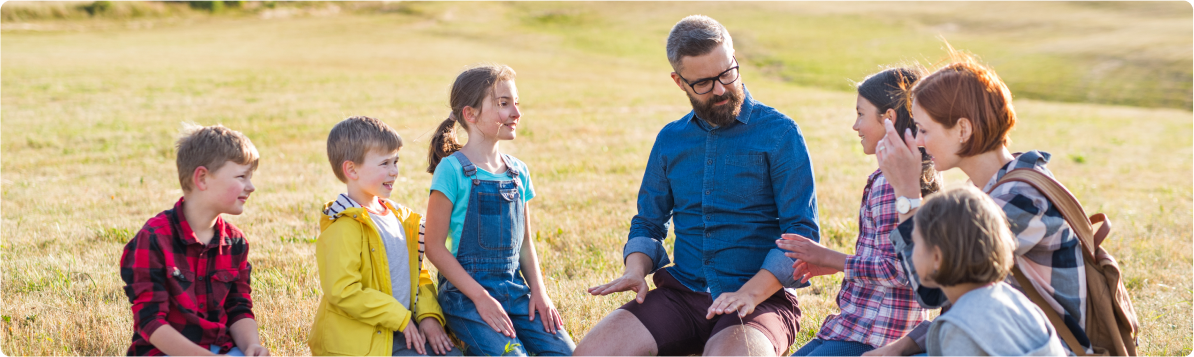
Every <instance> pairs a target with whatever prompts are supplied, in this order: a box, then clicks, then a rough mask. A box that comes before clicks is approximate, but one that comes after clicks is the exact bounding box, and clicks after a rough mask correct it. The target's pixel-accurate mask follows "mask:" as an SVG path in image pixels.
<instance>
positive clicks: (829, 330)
mask: <svg viewBox="0 0 1194 357" xmlns="http://www.w3.org/2000/svg"><path fill="white" fill-rule="evenodd" d="M895 201H896V197H895V190H893V189H892V188H891V185H889V184H888V183H887V179H885V178H883V173H882V172H880V171H878V170H876V171H875V172H874V173H872V174H871V176H870V178H868V179H867V185H866V188H864V189H863V191H862V205H861V207H859V209H858V243H857V244H855V246H854V250H855V253H854V255H852V256H850V257H849V258H847V259H846V270H845V274H846V276H845V278H843V279H842V288H841V291H840V292H839V293H838V295H837V305H838V307H839V308H841V310H842V312H841V313H840V314H835V315H829V316H827V317H825V323H824V324H822V325H821V331H820V332H819V333H817V338H819V339H822V340H832V341H853V342H860V343H864V344H867V345H871V346H874V347H880V346H885V345H887V344H889V343H891V342H893V341H895V340H897V339H899V338H900V337H902V336H904V334H906V333H908V331H910V330H912V328H914V327H916V325H917V324H919V323H920V322H921V321H924V320H925V319H927V318H928V311H926V310H925V309H923V308H921V307H920V305H919V304H917V303H916V293H915V292H914V291H913V290H912V288H911V287H910V286H909V284H908V279H907V277H906V276H905V274H904V272H903V270H901V268H900V265H899V262H898V261H897V260H896V259H897V258H896V253H895V249H894V248H893V247H892V245H891V240H889V239H887V235H888V233H890V232H891V230H892V229H895V227H896V224H897V223H899V219H900V217H899V214H898V213H896V208H895Z"/></svg>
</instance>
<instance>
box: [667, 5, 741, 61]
mask: <svg viewBox="0 0 1194 357" xmlns="http://www.w3.org/2000/svg"><path fill="white" fill-rule="evenodd" d="M722 45H724V46H727V47H728V49H729V50H730V51H733V48H734V40H733V39H732V38H730V32H729V31H726V28H725V26H722V25H721V23H718V22H717V20H714V19H713V18H711V17H708V16H705V15H692V16H689V17H685V18H684V19H683V20H680V22H677V23H676V26H673V27H672V32H671V33H670V34H668V36H667V60H668V62H671V63H672V69H673V70H676V71H679V70H680V59H681V58H683V57H686V56H700V55H704V54H708V53H709V52H711V51H713V49H715V48H717V46H722Z"/></svg>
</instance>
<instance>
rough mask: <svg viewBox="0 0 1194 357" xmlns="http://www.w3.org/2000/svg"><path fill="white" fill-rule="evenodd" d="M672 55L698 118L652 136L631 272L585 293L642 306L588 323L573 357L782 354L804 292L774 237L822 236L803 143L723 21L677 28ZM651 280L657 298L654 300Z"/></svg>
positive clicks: (697, 19) (628, 258) (696, 20)
mask: <svg viewBox="0 0 1194 357" xmlns="http://www.w3.org/2000/svg"><path fill="white" fill-rule="evenodd" d="M667 55H668V61H670V62H671V65H672V69H673V70H674V72H672V73H671V77H672V80H674V81H675V82H676V86H678V87H679V88H680V89H681V90H683V91H684V93H685V94H687V95H688V99H689V101H691V102H692V112H689V113H688V114H687V115H685V116H684V117H683V118H681V119H680V120H677V121H674V122H671V123H669V124H668V125H667V126H665V127H664V128H663V130H661V131H660V132H659V135H658V136H657V137H656V138H655V145H654V147H653V148H652V149H651V157H650V158H649V159H648V161H647V169H646V173H644V174H643V182H642V187H641V188H640V189H639V194H638V214H637V215H635V216H634V218H633V220H632V221H631V226H630V234H629V236H628V240H627V243H626V245H625V247H624V248H623V263H624V264H625V267H626V270H625V273H624V274H623V275H622V276H621V277H619V278H617V279H614V280H613V281H611V282H609V283H607V284H604V285H601V286H597V287H593V288H590V289H589V293H591V294H593V295H607V294H612V293H615V292H620V291H635V292H637V297H636V299H635V300H634V301H630V302H628V303H626V304H625V305H623V306H622V307H621V308H619V309H617V310H615V311H614V312H612V313H610V315H609V316H606V317H605V318H604V319H602V320H601V322H600V323H598V324H597V325H596V326H594V327H593V329H592V330H591V331H590V332H589V333H588V334H587V335H586V336H585V339H584V340H583V341H581V343H580V345H578V346H577V348H576V351H575V354H576V355H691V354H706V355H738V356H743V355H772V356H775V355H786V354H787V350H788V347H789V346H790V345H791V344H792V342H793V340H794V339H795V337H796V331H797V329H798V328H799V320H800V309H799V308H798V307H797V302H796V296H795V294H794V293H792V292H791V291H790V290H789V289H793V288H796V287H799V286H798V285H799V282H798V281H796V280H795V279H793V276H792V265H793V260H792V259H791V258H788V257H786V256H784V254H783V253H784V251H782V250H780V249H779V248H778V247H777V245H776V240H777V239H780V236H781V234H783V233H795V234H799V235H801V236H804V237H808V238H809V239H812V240H814V241H819V240H820V239H819V238H820V229H819V227H818V225H817V199H816V194H815V190H814V185H813V166H812V161H811V159H810V158H809V154H808V148H807V147H806V146H805V143H804V137H803V136H802V135H801V133H800V129H799V127H797V126H796V123H795V122H794V121H792V119H791V118H788V116H786V115H784V114H783V113H780V112H779V111H776V110H775V109H774V108H771V107H768V106H766V105H764V104H763V103H760V102H759V101H757V100H755V99H754V98H753V97H752V96H751V95H750V92H748V91H747V90H746V87H745V86H744V85H743V84H742V81H741V78H740V77H739V67H738V66H739V64H738V60H737V58H736V57H735V56H734V44H733V40H732V39H731V38H730V34H729V32H728V31H726V29H725V27H723V26H722V25H721V24H720V23H718V22H717V21H716V20H713V19H712V18H709V17H706V16H699V15H694V16H689V17H686V18H684V19H683V20H681V21H680V22H679V23H677V24H676V25H675V26H674V27H673V28H672V31H671V33H670V34H669V35H668V41H667ZM669 221H671V222H673V223H674V224H675V234H676V240H675V265H671V266H667V265H668V264H669V259H668V253H667V249H666V248H665V247H664V239H665V238H667V236H668V225H669V224H668V222H669ZM665 266H666V267H665ZM661 268H662V269H661ZM651 273H654V276H653V277H652V279H653V280H654V282H655V286H656V289H654V290H650V291H649V292H648V285H647V281H646V276H647V275H648V274H651ZM785 288H788V289H785Z"/></svg>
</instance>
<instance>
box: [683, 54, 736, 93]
mask: <svg viewBox="0 0 1194 357" xmlns="http://www.w3.org/2000/svg"><path fill="white" fill-rule="evenodd" d="M733 58H734V61H733V62H731V63H732V64H733V65H734V66H733V67H730V69H727V70H725V72H721V74H719V75H717V76H715V77H709V78H701V79H698V80H697V81H696V82H689V81H688V80H687V79H684V76H680V73H679V72H676V75H677V76H680V79H682V80H684V83H686V84H688V86H689V87H692V91H693V92H694V93H696V94H697V95H700V94H705V93H709V92H712V91H713V81H718V82H721V85H725V86H728V85H730V83H734V81H736V80H738V58H737V57H733Z"/></svg>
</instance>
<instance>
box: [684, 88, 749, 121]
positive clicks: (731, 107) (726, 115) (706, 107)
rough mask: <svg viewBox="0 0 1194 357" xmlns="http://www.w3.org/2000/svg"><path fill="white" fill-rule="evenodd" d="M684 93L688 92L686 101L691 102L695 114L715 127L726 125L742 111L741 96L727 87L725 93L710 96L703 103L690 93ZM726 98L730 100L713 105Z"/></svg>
mask: <svg viewBox="0 0 1194 357" xmlns="http://www.w3.org/2000/svg"><path fill="white" fill-rule="evenodd" d="M685 94H688V101H689V102H692V111H694V112H696V116H697V117H698V118H701V119H702V120H704V121H705V122H706V123H709V125H713V126H716V127H723V126H726V125H728V124H730V123H732V122H734V120H736V119H738V113H740V112H741V111H742V96H740V95H738V93H737V92H735V91H733V90H731V89H730V88H729V87H727V88H726V92H725V93H722V95H715V96H712V97H710V98H709V100H707V101H705V103H701V102H700V101H699V100H698V99H696V98H694V97H693V96H692V94H691V93H687V92H685ZM726 99H729V100H730V101H729V102H727V103H726V104H723V105H721V106H714V104H716V103H719V102H721V101H723V100H726Z"/></svg>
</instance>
